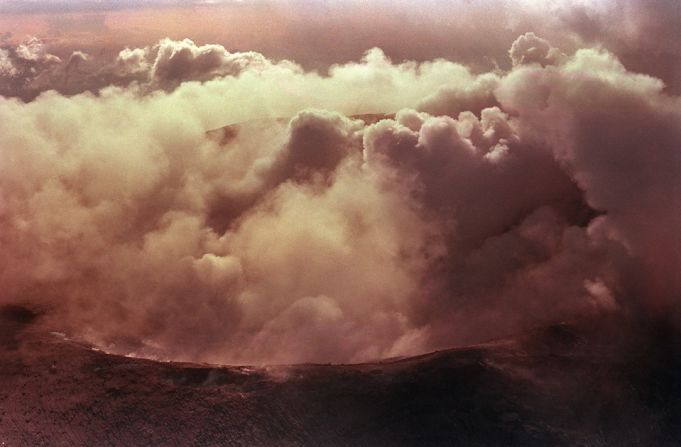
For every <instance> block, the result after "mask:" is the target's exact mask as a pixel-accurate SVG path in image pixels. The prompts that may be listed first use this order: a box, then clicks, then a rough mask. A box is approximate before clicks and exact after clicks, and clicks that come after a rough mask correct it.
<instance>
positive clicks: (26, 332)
mask: <svg viewBox="0 0 681 447" xmlns="http://www.w3.org/2000/svg"><path fill="white" fill-rule="evenodd" d="M0 315H1V317H0V318H1V324H0V408H1V409H0V438H1V439H0V445H3V446H52V445H55V446H62V445H63V446H67V445H68V446H74V445H97V446H107V445H121V446H131V445H195V446H206V445H248V446H256V445H356V446H362V445H366V446H374V445H465V446H476V445H523V446H528V445H583V446H601V445H618V446H622V445H641V446H650V445H658V446H663V445H669V446H671V445H678V442H679V441H681V418H679V416H681V400H679V397H681V385H680V384H679V382H678V380H677V377H678V372H679V371H681V357H679V356H678V355H674V354H673V353H676V354H678V352H680V351H679V350H678V346H677V345H676V344H674V343H673V342H671V341H670V340H671V339H672V338H673V337H670V336H668V334H657V335H656V336H654V337H653V336H650V335H646V336H640V337H638V339H637V341H636V342H631V341H630V342H627V343H622V342H618V341H616V337H615V334H616V333H619V331H621V322H613V321H605V322H595V321H593V322H588V323H583V324H579V325H577V324H563V325H557V326H553V327H548V328H545V329H540V330H535V331H530V332H528V333H526V334H524V335H522V336H519V337H516V338H513V339H506V340H499V341H495V342H490V343H487V344H483V345H478V346H473V347H468V348H464V349H453V350H448V351H442V352H435V353H431V354H427V355H423V356H419V357H413V358H405V359H392V360H386V361H381V362H376V363H369V364H359V365H293V366H271V367H268V366H261V367H245V366H235V367H218V366H211V365H195V364H177V363H168V362H156V361H151V360H145V359H135V358H128V357H120V356H114V355H109V354H106V353H103V352H101V351H97V350H95V349H93V348H91V347H89V346H86V345H83V344H79V343H77V342H74V341H71V340H68V339H67V338H65V337H64V336H63V335H62V334H59V333H56V332H50V331H49V330H48V329H47V328H44V327H43V325H42V324H41V317H40V315H38V313H36V312H34V311H32V310H30V309H28V308H26V307H23V306H18V305H9V306H4V307H3V308H2V310H1V312H0ZM632 330H634V329H632ZM652 340H667V343H660V342H659V341H658V342H657V343H655V344H653V343H652Z"/></svg>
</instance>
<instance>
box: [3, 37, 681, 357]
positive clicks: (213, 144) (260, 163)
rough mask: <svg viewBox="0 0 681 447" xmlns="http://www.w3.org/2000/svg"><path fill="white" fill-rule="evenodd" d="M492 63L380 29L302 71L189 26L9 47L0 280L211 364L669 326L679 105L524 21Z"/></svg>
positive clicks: (86, 330)
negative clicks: (200, 41)
mask: <svg viewBox="0 0 681 447" xmlns="http://www.w3.org/2000/svg"><path fill="white" fill-rule="evenodd" d="M509 58H510V60H511V61H512V68H511V69H509V70H506V71H503V70H496V71H495V72H493V73H474V72H472V71H471V70H470V69H469V68H467V67H466V66H463V65H460V64H457V63H454V62H450V61H446V60H441V59H439V60H433V61H429V62H423V63H416V62H402V63H394V62H392V61H390V60H389V59H388V58H387V57H386V56H385V54H384V53H383V52H382V51H381V50H379V49H377V48H374V49H372V50H369V51H368V52H367V53H366V54H365V56H364V57H363V59H362V60H361V61H359V62H350V63H346V64H340V65H334V66H332V67H330V69H329V71H328V73H327V74H319V73H317V72H314V71H305V70H304V69H302V68H301V67H300V66H298V65H297V64H295V63H294V62H290V61H278V62H277V61H271V60H269V59H267V58H266V57H264V56H263V55H261V54H259V53H253V52H247V53H230V52H228V51H226V50H225V48H223V47H221V46H220V45H196V44H194V43H193V42H192V41H190V40H184V41H173V40H170V39H164V40H162V41H160V42H159V43H158V44H156V45H153V46H150V47H145V48H127V49H124V50H122V51H121V52H120V53H119V54H118V56H117V58H116V59H115V60H112V61H108V62H107V63H103V64H102V63H99V65H98V66H97V67H95V66H94V65H93V64H95V63H97V61H95V60H93V58H92V57H90V56H88V55H86V54H84V53H82V52H78V53H73V55H72V56H71V57H70V58H69V59H68V61H66V62H64V61H61V60H60V59H58V58H56V56H53V55H50V54H49V52H47V51H46V49H45V47H44V45H43V44H42V43H41V42H40V41H38V40H31V41H29V42H27V43H24V44H21V45H19V46H16V47H6V48H4V49H3V50H0V76H1V77H0V82H1V84H0V85H1V90H0V92H1V93H2V94H3V95H5V96H7V97H4V98H0V148H1V149H2V150H1V151H0V224H1V225H2V226H1V228H2V229H1V230H0V246H1V247H2V250H0V288H1V289H2V290H3V292H2V295H1V296H0V300H2V301H3V302H20V301H29V302H33V303H40V304H41V305H43V306H45V307H47V308H49V309H50V312H49V313H48V316H49V317H50V318H53V321H54V323H55V324H57V325H59V326H60V327H61V328H63V329H65V330H68V331H70V332H71V333H73V334H76V335H77V336H79V337H82V338H84V339H86V340H89V341H91V342H93V343H95V344H97V345H99V346H103V347H105V348H106V349H109V350H112V351H114V352H120V353H134V354H137V355H147V356H157V357H160V358H173V359H181V360H198V361H208V362H218V363H225V362H226V363H253V362H255V363H260V362H267V363H283V362H302V361H320V362H327V361H333V362H345V361H363V360H367V359H372V358H378V357H387V356H397V355H408V354H414V353H419V352H424V351H428V350H432V349H437V348H443V347H448V346H452V345H457V344H464V343H471V342H478V341H482V340H486V339H489V338H492V337H495V336H501V335H505V334H508V333H512V332H513V331H518V330H523V329H526V328H529V327H532V326H535V325H538V324H544V323H548V322H553V321H558V320H563V319H569V318H577V317H583V316H588V315H596V314H603V313H613V312H621V313H638V314H645V315H653V316H660V315H672V316H671V319H672V320H675V321H676V319H677V317H676V316H675V314H676V312H678V308H679V304H678V303H679V301H678V299H679V295H680V294H681V282H680V280H679V274H678V267H679V265H681V259H680V257H681V241H680V240H679V236H678V228H679V224H681V221H680V220H681V195H680V194H679V191H680V190H681V185H680V184H679V182H681V177H680V176H679V168H680V163H681V158H680V157H681V155H680V154H679V150H680V148H681V102H680V101H681V100H680V99H679V97H678V96H675V95H673V94H671V93H669V92H668V91H666V90H665V85H664V83H663V82H662V81H661V80H660V79H658V78H655V77H653V76H650V75H646V74H641V73H635V72H632V71H629V70H627V69H626V68H625V67H624V65H623V64H622V63H621V62H620V60H619V59H618V57H617V56H615V55H614V54H613V53H611V52H609V51H607V50H605V49H602V48H585V49H580V50H578V51H576V52H574V53H573V54H566V53H563V52H562V51H561V50H560V49H558V48H556V47H554V46H552V44H551V43H550V42H549V41H548V40H546V39H543V38H541V37H539V36H538V35H536V34H534V33H526V34H523V35H521V36H520V37H518V39H517V40H516V41H515V42H513V43H512V45H510V51H509ZM65 79H66V80H65ZM74 80H76V81H74ZM70 82H71V83H73V85H78V86H79V87H78V88H79V89H80V90H81V91H82V90H93V91H95V92H96V94H93V93H87V92H85V93H78V94H70V93H73V92H71V91H69V90H68V88H66V87H64V86H65V85H66V86H68V85H69V83H70ZM84 85H85V86H87V87H86V88H85V89H83V86H84ZM47 86H49V88H54V89H59V90H60V91H61V92H62V93H58V92H55V91H45V92H43V93H42V94H40V95H39V96H37V97H36V98H35V99H33V100H30V101H28V102H24V101H22V100H21V99H16V98H15V99H12V98H10V97H12V96H14V97H19V98H24V99H32V97H33V96H35V95H37V94H38V93H40V92H42V91H43V90H47V89H48V87H47ZM229 122H231V123H235V124H232V125H230V126H227V127H225V128H222V126H223V125H224V124H225V123H229Z"/></svg>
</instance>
